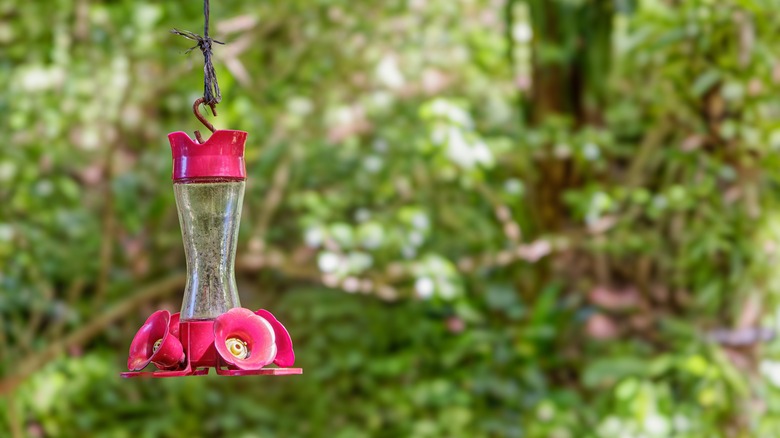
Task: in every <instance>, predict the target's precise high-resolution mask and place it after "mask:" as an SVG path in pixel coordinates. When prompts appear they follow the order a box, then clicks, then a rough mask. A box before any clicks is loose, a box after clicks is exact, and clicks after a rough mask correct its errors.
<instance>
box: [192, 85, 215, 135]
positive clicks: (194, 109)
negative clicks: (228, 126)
mask: <svg viewBox="0 0 780 438" xmlns="http://www.w3.org/2000/svg"><path fill="white" fill-rule="evenodd" d="M205 101H206V99H204V98H202V97H201V98H198V99H197V100H196V101H195V103H193V104H192V112H193V113H195V117H197V118H198V120H200V123H203V126H205V127H206V128H208V129H209V131H211V133H212V134H213V133H214V131H216V130H215V129H214V125H212V124H211V123H210V122H209V121H208V120H206V118H205V117H203V114H201V113H200V105H201V104H203V103H204V102H205ZM207 106H208V107H209V108H211V113H212V114H214V117H216V116H217V108H216V105H215V104H213V103H212V104H210V105H207ZM195 138H196V139H197V140H198V143H200V144H203V143H204V141H203V137H201V135H200V131H195Z"/></svg>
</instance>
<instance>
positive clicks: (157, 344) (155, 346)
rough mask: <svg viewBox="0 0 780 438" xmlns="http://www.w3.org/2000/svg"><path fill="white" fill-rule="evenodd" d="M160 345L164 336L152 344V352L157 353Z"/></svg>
mask: <svg viewBox="0 0 780 438" xmlns="http://www.w3.org/2000/svg"><path fill="white" fill-rule="evenodd" d="M160 345H162V338H160V339H158V340H157V341H156V342H155V343H154V345H153V346H152V354H154V353H157V350H159V349H160Z"/></svg>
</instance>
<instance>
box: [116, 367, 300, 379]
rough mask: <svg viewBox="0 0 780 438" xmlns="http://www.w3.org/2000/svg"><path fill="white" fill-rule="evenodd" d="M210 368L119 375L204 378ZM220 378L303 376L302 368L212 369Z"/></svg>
mask: <svg viewBox="0 0 780 438" xmlns="http://www.w3.org/2000/svg"><path fill="white" fill-rule="evenodd" d="M210 369H211V368H199V369H194V370H193V369H190V368H187V369H184V370H174V371H129V372H124V373H120V374H119V375H120V376H122V377H123V378H125V379H129V378H134V377H140V378H151V379H158V378H163V377H184V376H205V375H206V374H208V373H209V370H210ZM214 369H215V370H217V374H219V375H220V376H289V375H293V374H303V369H302V368H261V369H259V370H230V369H227V368H214Z"/></svg>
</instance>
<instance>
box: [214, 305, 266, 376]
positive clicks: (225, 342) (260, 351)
mask: <svg viewBox="0 0 780 438" xmlns="http://www.w3.org/2000/svg"><path fill="white" fill-rule="evenodd" d="M214 346H215V347H216V348H217V352H218V353H219V355H220V357H221V358H222V360H223V361H225V363H227V364H228V365H229V366H232V367H235V368H237V369H240V370H259V369H260V368H262V367H264V366H265V365H268V364H269V363H271V362H273V360H274V358H275V357H276V335H275V334H274V329H273V327H272V326H271V323H269V322H268V321H267V320H266V319H265V318H263V317H261V316H258V315H256V314H255V313H254V312H252V311H251V310H249V309H244V308H241V307H239V308H235V309H230V310H228V311H227V312H226V313H223V314H222V315H220V316H219V317H218V318H217V320H216V321H214Z"/></svg>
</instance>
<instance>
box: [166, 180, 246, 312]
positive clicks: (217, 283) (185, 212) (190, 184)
mask: <svg viewBox="0 0 780 438" xmlns="http://www.w3.org/2000/svg"><path fill="white" fill-rule="evenodd" d="M244 186H245V181H244V180H243V178H213V177H212V178H209V177H205V178H191V179H184V180H176V181H175V182H174V186H173V187H174V192H175V194H176V207H177V209H178V212H179V223H180V224H181V232H182V238H183V240H184V254H185V257H186V259H187V286H186V288H185V290H184V300H183V301H182V307H181V320H182V321H194V320H209V319H214V318H216V317H218V316H219V315H221V314H222V313H225V312H227V311H228V310H230V309H232V308H234V307H241V303H240V302H239V298H238V290H237V288H236V278H235V259H236V244H237V241H238V228H239V222H240V220H241V206H242V204H243V199H244Z"/></svg>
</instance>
